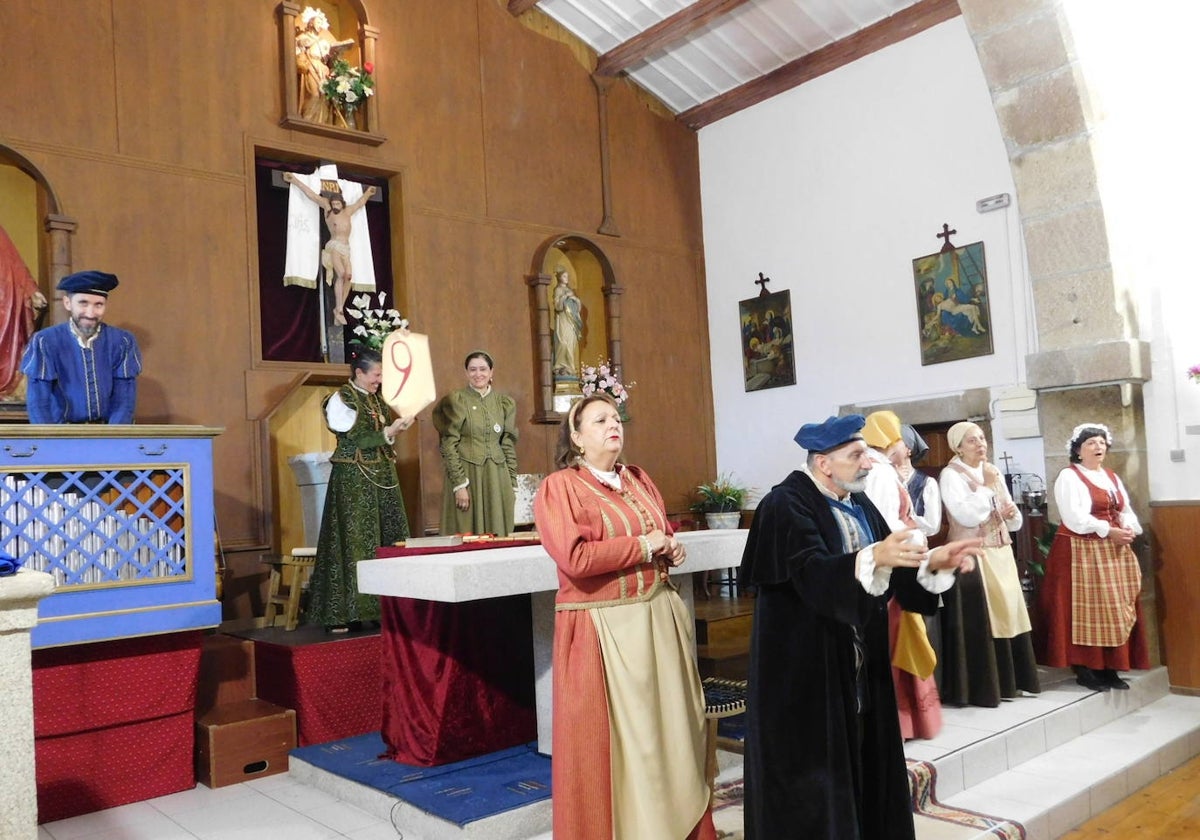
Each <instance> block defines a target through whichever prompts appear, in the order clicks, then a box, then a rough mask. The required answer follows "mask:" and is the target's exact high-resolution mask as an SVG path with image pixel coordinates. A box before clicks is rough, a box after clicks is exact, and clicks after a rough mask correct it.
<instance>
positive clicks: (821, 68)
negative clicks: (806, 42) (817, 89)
mask: <svg viewBox="0 0 1200 840" xmlns="http://www.w3.org/2000/svg"><path fill="white" fill-rule="evenodd" d="M961 13H962V11H961V10H960V9H959V7H958V0H920V2H918V3H915V4H914V5H912V6H909V7H908V8H907V9H903V10H901V11H899V12H896V14H894V15H892V16H891V17H889V18H884V19H883V20H881V21H879V22H878V23H873V24H871V25H870V26H868V27H867V28H866V29H860V30H859V31H858V32H856V33H854V34H853V35H851V36H850V37H848V38H843V39H842V40H840V41H835V42H834V43H832V44H829V45H828V46H825V47H822V48H821V49H819V50H816V51H815V52H811V53H809V54H808V55H806V56H803V57H801V58H798V59H796V60H795V61H791V62H788V63H787V64H785V65H783V66H782V67H779V68H776V69H775V70H772V71H771V72H770V73H768V74H766V75H765V76H760V77H759V78H757V79H753V80H751V81H749V82H746V83H745V84H744V85H740V86H739V87H735V88H733V89H732V90H728V91H726V92H725V93H723V94H721V95H720V96H716V97H714V98H712V99H710V100H708V101H707V102H703V103H701V104H699V105H697V106H695V107H694V108H689V109H688V110H686V111H684V112H682V113H681V114H679V115H678V117H677V119H678V120H679V121H680V122H682V123H684V124H685V125H687V126H688V127H689V128H692V129H699V128H703V127H704V126H706V125H708V124H709V123H714V122H716V121H717V120H719V119H721V118H723V117H727V116H729V115H730V114H736V113H737V112H738V111H741V110H744V109H746V108H749V107H750V106H751V105H757V104H758V103H759V102H762V101H764V100H767V99H770V98H771V97H772V96H775V95H777V94H780V93H783V92H784V91H786V90H791V89H792V88H794V87H796V86H798V85H801V84H804V83H805V82H808V81H811V80H812V79H815V78H817V77H818V76H823V75H824V74H826V73H828V72H830V71H832V70H836V69H838V68H839V67H842V66H844V65H847V64H849V63H850V62H852V61H857V60H858V59H860V58H863V57H864V56H868V55H870V54H871V53H873V52H877V51H879V50H881V49H883V48H884V47H890V46H891V45H892V44H897V43H899V42H900V41H903V40H904V39H906V38H911V37H912V36H913V35H916V34H917V33H919V32H924V31H925V30H926V29H929V28H930V27H933V26H936V25H937V24H939V23H943V22H944V21H947V20H950V19H952V18H955V17H958V15H960V14H961Z"/></svg>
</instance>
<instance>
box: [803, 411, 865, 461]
mask: <svg viewBox="0 0 1200 840" xmlns="http://www.w3.org/2000/svg"><path fill="white" fill-rule="evenodd" d="M866 424H867V418H865V417H863V416H862V415H861V414H847V415H846V416H845V417H830V418H829V419H827V420H826V421H825V422H824V423H805V424H804V425H803V426H801V427H800V431H798V432H796V437H795V441H796V443H798V444H800V445H801V446H803V447H804V448H805V449H807V450H808V451H809V452H828V451H829V450H831V449H837V448H838V447H839V446H842V445H843V444H846V443H849V442H850V441H852V440H861V439H862V427H863V426H865V425H866Z"/></svg>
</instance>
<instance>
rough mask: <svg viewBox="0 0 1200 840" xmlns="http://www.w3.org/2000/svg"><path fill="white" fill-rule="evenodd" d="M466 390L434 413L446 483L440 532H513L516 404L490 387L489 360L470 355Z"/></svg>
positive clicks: (466, 365) (478, 352)
mask: <svg viewBox="0 0 1200 840" xmlns="http://www.w3.org/2000/svg"><path fill="white" fill-rule="evenodd" d="M463 367H464V368H466V371H467V387H466V388H460V389H458V390H457V391H452V392H450V393H449V394H447V395H446V396H444V397H442V399H441V401H440V402H438V404H437V407H436V408H435V409H434V412H433V425H434V427H436V428H437V430H438V434H439V435H440V436H441V449H442V464H443V465H444V467H445V484H444V487H443V490H442V526H441V531H442V533H443V534H495V535H496V536H507V535H508V534H511V533H512V531H513V506H514V504H515V495H514V493H513V488H514V487H515V486H516V483H517V404H516V402H514V401H513V398H512V397H510V396H508V395H507V394H501V393H499V392H497V391H496V390H495V389H493V388H492V367H493V364H492V357H491V356H489V355H488V354H487V353H485V352H484V351H483V350H475V351H473V352H472V353H470V354H469V355H468V356H467V358H466V361H465V362H463Z"/></svg>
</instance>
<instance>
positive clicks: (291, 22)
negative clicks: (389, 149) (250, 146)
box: [276, 0, 387, 146]
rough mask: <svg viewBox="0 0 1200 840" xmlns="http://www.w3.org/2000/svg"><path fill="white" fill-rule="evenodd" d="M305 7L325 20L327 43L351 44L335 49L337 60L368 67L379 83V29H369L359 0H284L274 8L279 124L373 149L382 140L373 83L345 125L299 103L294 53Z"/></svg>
mask: <svg viewBox="0 0 1200 840" xmlns="http://www.w3.org/2000/svg"><path fill="white" fill-rule="evenodd" d="M310 8H311V9H313V10H314V11H318V12H320V13H322V14H323V15H324V16H325V18H326V20H327V21H328V24H329V27H328V30H327V35H326V38H327V39H328V38H332V39H333V41H334V42H341V41H347V42H351V41H352V42H353V43H349V44H347V45H346V46H345V47H339V54H340V55H341V57H342V58H344V59H345V60H346V61H347V63H349V64H350V66H351V67H354V68H369V69H368V70H367V72H370V73H371V74H372V75H373V76H374V77H375V78H376V80H378V64H377V63H376V44H377V42H378V40H379V30H378V29H377V28H375V27H374V26H372V25H371V20H370V15H369V14H368V13H367V7H366V5H365V4H364V3H363V2H362V0H305V2H304V3H303V5H301V4H300V3H294V2H291V0H284V2H282V3H280V4H279V6H278V7H277V10H276V11H277V14H278V16H279V59H280V80H281V82H282V85H283V118H282V119H281V120H280V125H282V126H284V127H286V128H291V129H296V130H298V131H306V132H309V133H311V134H320V135H323V136H326V137H336V138H338V139H340V140H349V141H351V142H354V143H363V144H366V145H370V146H378V145H379V144H381V143H383V142H384V141H385V140H386V139H387V138H385V137H384V136H383V135H382V133H381V132H380V126H379V116H378V114H379V105H378V103H379V87H378V85H377V86H376V87H375V88H374V92H373V95H372V96H371V97H370V98H369V99H367V100H365V101H364V102H363V105H362V106H361V107H360V108H359V109H358V110H357V111H356V112H355V122H354V124H353V125H346V124H345V123H344V122H343V121H336V122H328V121H325V120H323V119H319V118H317V117H315V116H314V114H313V113H311V112H309V111H308V110H307V109H305V108H304V103H303V102H301V99H302V95H301V90H300V84H299V80H300V72H299V63H300V61H301V60H302V59H301V58H300V57H299V56H298V55H297V53H298V52H299V50H300V45H299V44H298V42H297V37H298V35H299V33H300V30H301V29H303V28H304V26H303V23H304V17H303V16H304V13H305V11H306V10H308V9H310ZM297 27H299V29H298V28H297Z"/></svg>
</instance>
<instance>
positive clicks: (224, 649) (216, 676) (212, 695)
mask: <svg viewBox="0 0 1200 840" xmlns="http://www.w3.org/2000/svg"><path fill="white" fill-rule="evenodd" d="M257 696H258V689H257V687H256V686H255V684H254V642H252V641H250V640H249V639H238V638H235V637H234V636H227V635H225V634H223V633H215V634H213V635H211V636H207V637H205V639H204V647H203V649H202V650H201V653H200V683H199V685H198V686H197V691H196V716H197V717H198V718H199V717H203V716H205V715H206V714H208V712H209V711H210V710H212V709H215V708H216V707H217V706H223V705H225V704H227V703H237V702H240V701H243V700H252V699H254V698H255V697H257Z"/></svg>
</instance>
